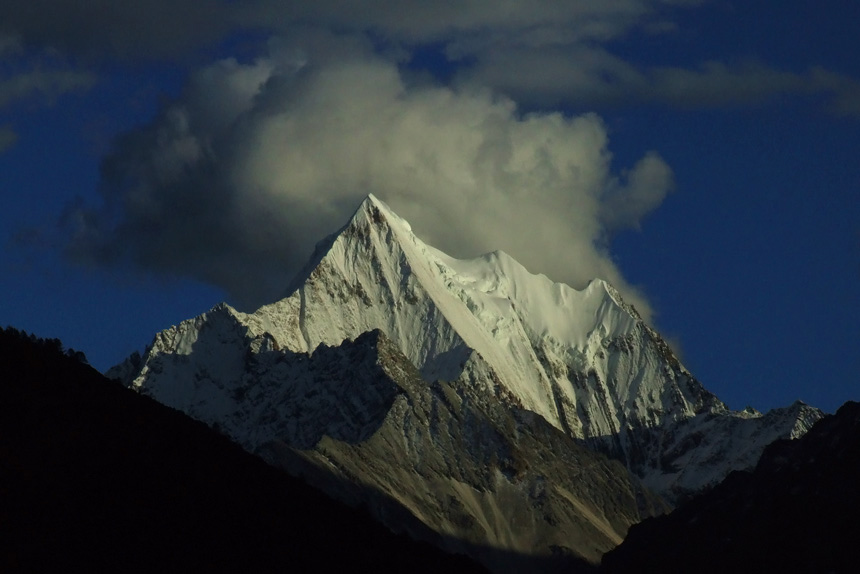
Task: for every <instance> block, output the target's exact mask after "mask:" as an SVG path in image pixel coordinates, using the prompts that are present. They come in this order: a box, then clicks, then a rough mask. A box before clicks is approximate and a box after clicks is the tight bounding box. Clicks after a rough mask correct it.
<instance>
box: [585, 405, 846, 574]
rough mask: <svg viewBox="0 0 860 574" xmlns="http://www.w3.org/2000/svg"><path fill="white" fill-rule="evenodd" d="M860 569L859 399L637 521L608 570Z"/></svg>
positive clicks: (608, 557)
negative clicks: (751, 465) (743, 468)
mask: <svg viewBox="0 0 860 574" xmlns="http://www.w3.org/2000/svg"><path fill="white" fill-rule="evenodd" d="M858 571H860V403H853V402H849V403H846V404H845V405H843V406H842V408H840V409H839V411H838V412H837V413H836V414H835V415H833V416H828V417H825V418H824V419H822V420H820V421H819V422H818V423H816V424H815V426H814V427H813V428H812V429H811V430H810V431H809V433H808V434H806V435H805V436H804V437H803V438H801V439H798V440H794V441H788V440H781V441H777V442H775V443H773V444H772V445H770V446H769V447H767V449H766V450H765V452H764V454H763V455H762V458H761V461H760V462H759V464H758V466H757V467H756V469H755V471H754V472H752V473H733V474H731V475H730V476H729V477H728V478H727V479H726V480H725V481H724V482H723V483H722V484H720V485H719V486H718V487H716V488H715V489H714V490H713V491H711V492H709V493H707V494H705V495H703V496H701V497H699V498H697V499H694V500H693V501H691V502H690V503H689V504H687V505H684V506H682V507H680V508H679V509H677V510H675V511H674V512H672V513H671V514H670V515H667V516H663V517H659V518H654V519H648V520H646V521H644V522H642V523H641V524H638V525H635V526H633V527H632V528H631V529H630V532H629V534H628V536H627V538H626V539H625V541H624V543H623V544H621V546H619V547H618V548H616V549H615V550H613V551H611V552H609V553H608V554H606V555H604V557H603V563H602V568H601V572H607V573H627V572H757V573H760V572H792V573H793V572H816V573H817V572H821V573H825V572H826V573H830V572H832V573H843V572H844V573H849V572H858Z"/></svg>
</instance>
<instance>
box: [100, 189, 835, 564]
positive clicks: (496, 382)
mask: <svg viewBox="0 0 860 574" xmlns="http://www.w3.org/2000/svg"><path fill="white" fill-rule="evenodd" d="M374 330H378V331H379V334H375V335H373V336H372V341H370V340H368V339H366V338H365V337H367V336H363V334H364V333H368V332H371V331H374ZM345 341H354V342H353V343H345ZM369 349H375V350H369ZM395 357H396V358H395ZM397 365H400V366H397ZM380 370H382V371H383V372H385V373H386V375H385V376H382V375H380ZM395 371H396V372H395ZM111 374H112V375H114V376H117V377H119V378H121V379H122V380H123V381H124V382H125V383H126V384H128V385H130V386H132V387H133V388H136V389H138V390H139V391H140V392H142V393H145V394H149V395H151V396H152V397H154V398H156V399H157V400H159V401H161V402H164V403H165V404H168V405H170V406H173V407H175V408H178V409H181V410H183V411H185V412H187V413H188V414H190V415H191V416H193V417H195V418H198V419H200V420H204V421H207V422H209V423H211V424H217V425H218V426H219V427H220V428H221V429H223V430H224V432H226V433H228V434H229V435H230V436H231V437H233V438H234V439H235V440H237V441H238V442H240V443H241V444H242V445H244V446H245V447H246V448H247V449H249V450H251V451H256V452H260V453H264V454H265V455H266V456H267V457H268V458H269V459H270V460H272V461H273V462H275V463H279V464H282V465H284V466H290V465H296V464H298V463H297V462H295V461H296V460H298V459H296V458H295V457H292V458H290V461H292V462H289V461H287V462H285V461H286V459H287V458H289V457H287V456H286V454H285V453H286V452H294V453H295V452H298V451H301V452H303V453H304V454H303V456H302V460H304V461H306V462H307V463H308V464H310V463H311V462H313V463H314V464H317V465H320V466H321V467H326V468H329V469H334V470H335V472H339V473H341V474H343V475H344V476H348V477H350V478H352V479H355V480H358V481H362V482H366V483H368V484H374V485H375V486H377V487H379V488H380V490H381V491H382V492H386V493H388V494H391V495H392V496H394V498H395V499H397V500H399V501H401V502H403V504H404V505H405V506H406V507H407V508H409V509H410V511H411V512H412V513H413V514H414V515H415V516H417V517H418V518H419V519H420V520H422V521H424V523H425V524H427V525H429V526H431V527H432V528H434V529H436V530H437V531H438V532H446V533H455V532H456V534H457V535H458V536H462V537H463V539H464V540H469V541H477V540H481V541H482V543H484V544H489V545H496V546H501V547H505V548H516V549H518V550H523V551H529V552H532V553H546V552H550V551H551V550H550V549H551V548H557V549H558V551H561V549H562V547H564V546H569V547H571V548H573V551H574V552H575V553H578V554H579V555H580V556H583V557H585V558H587V559H591V560H594V559H595V557H596V556H599V554H600V553H601V552H603V551H605V550H606V549H608V548H609V547H611V546H612V545H614V544H616V543H617V542H618V541H619V540H620V537H621V536H623V534H624V532H625V530H626V527H627V525H629V524H630V523H632V522H635V521H637V520H639V519H640V518H641V517H643V516H646V515H648V514H649V513H651V512H653V511H654V509H655V508H658V507H659V505H656V503H655V502H654V501H653V499H652V498H650V497H649V495H648V494H647V493H645V491H644V490H642V489H641V487H640V486H639V485H638V483H637V482H636V481H635V480H631V479H630V478H629V477H627V476H626V475H625V474H624V472H623V469H622V467H621V466H617V467H615V466H611V465H610V466H602V465H606V464H607V463H606V462H605V461H604V462H600V463H598V462H588V463H585V462H583V461H585V460H586V459H587V458H588V457H589V456H591V454H590V453H587V452H585V451H583V450H582V449H577V448H575V446H576V445H577V444H579V445H582V446H585V447H587V448H588V449H590V450H591V451H594V452H599V453H603V454H606V455H608V456H610V457H612V458H614V459H616V460H618V461H620V462H621V463H622V464H623V465H624V466H625V467H626V468H627V469H628V470H629V471H631V472H632V473H634V474H635V475H637V476H638V477H639V478H640V479H641V480H642V481H643V482H644V484H646V485H648V486H650V487H652V488H654V489H656V490H657V491H658V492H659V493H660V494H662V495H663V496H664V497H665V498H666V499H667V500H669V501H670V502H671V501H675V500H677V499H678V498H680V497H683V496H686V495H687V494H688V493H691V492H695V491H698V490H700V489H702V488H704V487H707V486H710V485H713V484H715V483H716V482H718V481H719V480H721V479H722V478H723V477H725V476H726V474H728V472H729V471H731V470H733V469H737V468H747V467H749V466H751V465H753V464H755V461H756V460H757V458H758V455H759V453H760V452H761V449H762V448H764V446H765V445H766V444H767V443H769V442H771V441H772V440H774V439H776V438H779V437H791V436H799V435H801V434H803V432H805V431H806V429H807V428H808V425H810V424H811V423H812V422H814V421H815V420H816V419H817V418H819V417H820V412H819V411H817V410H815V409H812V408H810V407H807V406H805V405H802V404H797V405H794V406H793V407H790V408H789V409H787V410H783V411H778V412H774V413H769V414H768V415H765V416H762V415H761V414H759V413H755V412H748V411H742V412H733V411H730V410H728V409H727V408H726V406H725V405H724V404H723V403H722V402H720V401H719V400H718V399H717V398H716V397H715V396H714V395H712V394H711V393H709V392H708V391H707V390H705V389H704V388H703V387H702V385H701V384H700V383H699V382H698V381H697V380H696V379H695V378H694V377H693V376H692V375H691V374H690V373H689V372H688V371H687V370H686V369H685V368H684V367H683V366H682V365H681V364H680V363H679V362H678V360H677V358H675V356H674V355H673V354H672V352H671V350H670V349H669V347H668V346H667V345H666V343H665V342H664V341H663V340H662V339H661V338H660V337H659V335H658V334H657V333H656V332H655V331H654V330H653V329H651V328H650V327H649V326H647V325H646V324H645V323H644V322H643V321H642V320H641V318H640V317H639V315H638V314H637V313H636V311H635V309H633V308H632V307H630V306H628V305H626V304H625V303H624V302H623V301H622V300H621V297H620V296H619V294H618V293H617V292H616V291H615V289H613V288H612V287H611V286H610V285H608V284H607V283H605V282H603V281H600V280H595V281H593V282H592V283H591V284H589V285H588V286H587V287H586V288H585V289H583V290H581V291H578V290H575V289H572V288H570V287H568V286H566V285H561V284H557V283H552V282H551V281H550V280H549V279H547V278H546V277H545V276H542V275H537V276H536V275H531V274H530V273H528V272H527V271H526V270H525V269H524V268H523V267H522V266H521V265H519V264H518V263H517V262H516V261H514V260H513V259H511V258H510V257H509V256H507V255H506V254H504V253H501V252H496V253H491V254H488V255H485V256H482V257H479V258H476V259H473V260H469V261H461V260H456V259H453V258H451V257H448V256H447V255H445V254H444V253H441V252H439V251H438V250H435V249H433V248H432V247H430V246H427V245H425V244H424V243H422V242H421V241H420V240H419V239H418V238H416V237H415V235H414V234H413V233H412V232H411V229H410V227H409V224H408V223H407V222H405V221H403V220H402V219H400V218H399V217H398V216H397V215H396V214H394V213H393V212H391V211H390V209H388V207H387V206H385V205H384V204H383V203H382V202H380V201H378V200H377V199H375V198H373V197H372V196H371V197H369V198H368V199H367V200H365V202H364V203H363V204H362V205H361V206H360V208H359V209H358V211H357V212H356V214H355V216H354V217H353V219H352V220H351V221H350V222H349V223H348V224H347V225H346V226H345V227H344V228H343V229H342V230H341V231H340V232H338V233H336V234H334V235H332V236H331V237H329V238H327V239H326V240H324V241H322V242H321V243H320V244H319V246H318V248H317V252H316V253H315V254H314V256H313V257H312V258H311V260H310V261H309V263H308V265H307V267H306V269H305V271H304V272H303V273H301V274H300V275H299V276H298V277H297V278H296V280H295V281H294V284H293V286H292V287H291V288H290V289H289V291H288V293H287V296H286V297H285V298H283V299H282V300H280V301H277V302H275V303H273V304H271V305H267V306H264V307H262V308H260V309H259V310H257V311H256V312H255V313H253V314H245V313H240V312H238V311H235V310H234V309H232V308H230V307H229V306H227V305H225V304H222V305H219V306H217V307H215V308H214V309H213V310H212V311H210V312H209V313H206V314H204V315H201V316H200V317H197V318H195V319H191V320H188V321H185V322H183V323H182V324H180V325H178V326H176V327H171V328H170V329H167V330H166V331H163V332H162V333H159V334H158V335H157V336H156V339H155V341H154V342H153V344H152V345H151V346H150V348H149V349H148V350H147V352H146V353H145V355H144V356H143V357H142V358H141V359H140V360H137V361H136V362H133V361H129V362H127V363H126V364H124V365H121V366H120V367H118V368H117V369H115V370H114V371H113V372H112V373H111ZM279 456H281V457H283V460H280V459H279ZM541 457H546V460H542V459H541ZM279 460H280V462H279ZM588 460H591V459H588ZM597 460H602V459H597V458H595V459H594V461H597ZM303 464H304V463H303ZM589 465H597V466H599V467H600V468H601V469H604V470H601V471H600V473H598V474H599V475H605V476H607V477H608V476H609V475H612V478H607V479H606V481H605V483H604V484H603V486H598V485H597V483H594V484H591V485H590V486H585V484H586V483H588V481H592V482H593V481H595V480H598V479H597V477H594V476H589V475H590V474H591V471H590V470H589V471H585V470H584V469H586V468H589V469H591V468H593V467H591V466H589ZM304 466H307V465H304ZM308 468H309V467H308ZM613 468H615V469H617V470H611V469H613ZM524 469H532V470H531V471H524ZM529 472H530V473H531V474H529ZM541 476H543V477H544V478H543V482H542V483H540V484H543V486H541V485H540V484H539V482H535V481H537V480H538V478H539V477H541ZM566 476H567V478H565V477H566ZM574 476H576V477H577V478H573V477H574ZM393 477H397V478H393ZM583 477H588V478H587V479H586V481H585V482H582V481H583ZM416 481H417V482H416ZM598 482H599V481H598ZM547 485H550V486H547ZM604 487H605V488H604ZM579 488H584V489H585V491H581V490H577V489H579ZM613 489H615V490H613ZM586 491H587V492H586ZM546 492H549V493H550V494H541V493H546ZM568 494H569V496H568ZM541 496H549V497H550V502H547V505H546V506H547V507H551V508H553V510H552V511H550V513H549V514H546V513H545V512H544V514H541V513H542V512H543V511H541V510H540V506H541V503H540V497H541ZM536 497H537V498H536ZM553 497H554V498H553ZM610 499H612V500H617V501H619V502H618V504H617V506H613V505H609V506H607V504H605V503H604V502H601V500H610ZM564 500H568V502H564ZM622 501H623V502H622ZM557 508H568V509H569V512H568V510H557ZM501 509H504V511H503V510H501ZM513 509H517V510H513ZM574 510H575V511H574ZM556 513H561V514H559V515H556ZM514 518H516V521H515V522H514V524H515V526H511V521H512V520H513V519H514ZM585 525H587V528H588V529H591V530H593V532H594V534H593V535H590V534H589V535H586V534H585V533H584V532H585V530H582V529H583V528H585ZM550 527H551V528H550ZM577 529H580V530H581V532H579V531H577ZM551 531H552V532H561V533H566V535H569V536H570V537H569V538H567V539H566V540H568V543H567V544H565V543H564V542H563V540H561V539H560V538H558V537H557V536H556V534H552V533H551ZM575 532H579V534H575ZM570 540H575V541H576V542H575V543H573V545H572V546H571V543H570V542H569V541H570Z"/></svg>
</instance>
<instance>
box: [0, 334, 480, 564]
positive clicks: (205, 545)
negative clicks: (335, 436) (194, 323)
mask: <svg viewBox="0 0 860 574" xmlns="http://www.w3.org/2000/svg"><path fill="white" fill-rule="evenodd" d="M80 358H81V357H80V355H78V357H74V356H69V354H64V353H62V348H61V345H60V343H59V341H56V340H52V341H36V340H34V339H33V338H31V337H27V336H25V335H22V334H21V333H18V332H17V331H15V330H13V329H7V330H6V331H0V571H3V572H13V571H38V572H50V571H60V570H63V571H68V570H73V571H76V570H81V569H86V570H87V571H93V572H99V571H117V572H120V571H121V572H128V571H142V572H165V571H175V572H192V571H203V572H207V571H208V572H211V571H237V572H239V571H241V572H269V571H296V572H337V571H349V572H371V571H372V572H390V571H397V572H446V573H447V572H466V571H479V570H480V568H479V567H478V566H476V565H475V564H474V563H472V562H471V561H469V560H467V559H465V558H462V557H458V556H451V555H447V554H444V553H441V552H440V551H438V550H436V549H435V548H433V547H432V546H430V545H427V544H423V543H418V542H414V541H412V540H409V539H407V538H405V537H402V536H396V535H394V534H392V533H391V532H390V531H388V530H386V529H385V528H383V527H382V526H380V525H378V524H377V523H375V522H374V521H372V520H371V519H370V518H369V516H368V515H367V514H366V513H365V512H362V511H360V510H354V509H350V508H348V507H345V506H342V505H340V504H338V503H335V502H333V501H331V500H330V499H328V498H327V497H325V496H324V495H322V494H320V493H319V492H317V491H316V490H314V489H313V488H311V487H309V486H307V485H306V484H304V483H303V482H301V481H299V480H296V479H293V478H290V477H289V476H287V475H285V474H283V473H281V472H279V471H276V470H275V469H273V468H271V467H269V466H267V465H266V464H264V463H263V462H262V461H260V460H259V459H257V458H256V457H253V456H251V455H249V454H247V453H245V452H244V451H243V450H241V449H240V448H239V447H238V446H235V445H234V444H233V443H231V442H229V441H228V440H227V439H225V438H223V437H221V436H219V435H218V434H216V433H214V432H213V431H211V430H210V429H209V428H208V427H206V426H205V425H203V424H201V423H197V422H194V421H192V420H191V419H189V418H187V417H185V416H184V415H182V414H180V413H179V412H177V411H173V410H171V409H168V408H166V407H163V406H161V405H159V404H157V403H155V402H154V401H152V400H150V399H147V398H145V397H141V396H138V395H136V394H134V393H132V392H130V391H128V390H126V389H124V388H122V387H120V386H119V385H117V384H115V383H112V382H110V381H107V380H106V379H104V378H103V377H102V376H101V375H100V374H99V373H98V372H96V371H95V370H93V369H92V368H91V367H89V366H87V365H86V364H84V363H83V362H81V361H80Z"/></svg>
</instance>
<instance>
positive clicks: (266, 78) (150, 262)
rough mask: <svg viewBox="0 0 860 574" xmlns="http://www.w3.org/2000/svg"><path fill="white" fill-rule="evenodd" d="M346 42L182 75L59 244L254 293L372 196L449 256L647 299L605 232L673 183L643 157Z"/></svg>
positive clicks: (580, 126)
mask: <svg viewBox="0 0 860 574" xmlns="http://www.w3.org/2000/svg"><path fill="white" fill-rule="evenodd" d="M348 41H349V40H348ZM349 53H351V54H352V55H351V56H349V57H344V56H343V52H342V51H338V50H337V49H332V50H329V52H328V54H329V55H328V56H324V57H322V58H321V59H315V58H314V55H313V53H310V52H299V51H296V50H288V49H285V48H284V47H283V46H282V45H280V44H277V43H275V44H273V49H272V51H271V53H270V55H269V56H267V57H265V58H260V59H258V60H257V61H255V62H252V63H248V64H241V63H238V62H236V61H234V60H224V61H220V62H217V63H215V64H213V65H211V66H209V67H207V68H205V69H203V70H200V71H199V72H197V73H196V74H194V75H193V76H192V78H191V80H190V81H189V84H188V86H187V87H186V89H185V90H184V92H183V95H182V96H181V97H180V98H179V99H178V100H177V101H175V102H173V103H171V104H169V105H167V106H165V108H164V109H163V110H162V112H161V113H160V115H159V116H158V118H157V119H156V120H155V121H154V122H153V123H151V124H150V125H148V126H146V127H144V128H141V129H139V130H137V131H133V132H130V133H127V134H125V136H123V137H122V138H121V139H120V140H119V141H118V143H117V144H116V146H115V148H114V150H113V152H112V153H111V154H110V156H109V157H108V158H107V159H106V160H105V162H104V164H103V180H102V186H101V193H102V198H103V203H102V204H101V205H98V206H76V207H74V208H73V209H70V210H69V213H68V216H67V229H68V232H69V236H68V244H67V248H68V252H69V254H71V255H72V256H73V257H75V258H77V259H85V260H88V261H95V262H97V263H99V264H102V265H106V266H110V265H115V264H119V263H122V262H132V263H133V264H135V265H137V266H139V267H142V268H143V269H146V270H149V271H152V272H155V273H170V274H180V275H188V276H191V277H194V278H196V279H199V280H203V281H206V282H209V283H212V284H215V285H218V286H221V287H223V288H224V289H226V290H227V291H228V292H229V293H230V294H231V296H232V297H233V299H234V300H235V301H236V302H237V303H239V304H240V305H243V306H245V307H253V306H256V305H258V304H261V303H264V302H268V301H269V300H271V299H272V298H273V297H275V296H276V295H279V294H281V293H282V290H283V289H284V288H285V286H286V285H287V282H288V280H289V278H290V276H291V274H292V273H294V272H295V271H296V270H297V269H298V268H299V267H300V266H301V265H302V264H303V263H304V261H305V259H306V258H307V257H308V256H309V255H310V253H311V251H312V248H313V245H314V243H315V242H316V241H317V240H319V239H320V238H321V237H322V236H324V235H326V234H328V233H331V232H333V231H334V230H336V229H337V228H338V227H339V226H340V225H342V224H343V223H344V222H345V221H346V220H347V219H348V217H349V215H350V214H351V212H352V211H353V210H354V209H355V207H356V206H357V204H358V203H359V202H360V201H361V199H362V198H363V197H364V196H365V195H367V194H368V193H373V194H375V195H377V196H378V197H380V198H381V199H383V200H384V201H386V202H388V203H389V204H390V205H391V206H392V208H393V209H395V211H398V212H399V213H400V214H401V215H403V216H404V217H405V218H406V219H408V220H409V221H410V222H411V223H412V225H413V228H414V229H415V231H416V233H417V234H418V235H419V236H420V237H422V238H423V239H425V240H426V241H428V242H429V243H430V244H432V245H435V246H437V247H439V248H440V249H442V250H444V251H447V252H449V253H451V254H452V255H455V256H459V257H468V256H476V255H479V254H481V253H484V252H487V251H491V250H495V249H502V250H504V251H506V252H508V253H510V254H511V255H512V256H514V257H515V258H517V259H519V260H520V261H521V262H522V263H523V264H525V265H526V266H527V267H528V268H529V269H530V270H532V271H533V272H543V273H546V274H547V275H549V276H550V277H551V278H553V279H555V280H558V281H564V282H567V283H570V284H572V285H574V286H583V285H584V284H585V283H586V282H587V281H588V280H590V279H591V278H593V277H602V278H605V279H607V280H609V281H611V282H612V283H614V284H616V285H618V286H619V288H620V289H621V290H622V291H623V292H624V293H625V295H626V296H627V297H628V298H630V300H631V301H632V302H633V303H634V304H635V305H636V306H637V307H638V308H640V310H641V311H642V312H643V313H645V314H646V315H647V314H648V313H649V307H648V304H647V302H646V301H645V300H644V298H643V297H642V296H641V294H639V293H638V292H637V291H636V290H635V289H634V288H633V287H631V286H630V285H628V284H627V282H626V281H625V280H624V279H623V277H622V276H621V273H620V272H619V270H618V268H617V267H616V266H615V265H614V263H613V262H612V260H611V259H610V258H609V256H608V254H607V252H606V247H607V246H606V240H607V237H608V236H609V234H610V233H611V232H614V231H617V230H619V229H623V228H631V227H636V226H637V225H638V224H639V222H640V221H641V219H642V218H643V217H645V216H646V215H647V214H648V213H649V212H650V211H652V210H653V209H655V208H656V207H657V206H658V205H659V204H660V202H661V201H662V199H663V197H664V196H665V194H666V193H667V191H668V190H669V188H670V187H671V182H672V174H671V170H670V169H669V167H668V166H667V165H666V164H665V163H664V162H663V160H662V159H660V157H659V156H658V155H657V154H656V153H653V152H649V153H647V154H646V155H645V156H644V157H643V158H642V159H641V160H640V161H639V162H638V163H637V164H636V165H635V166H633V168H632V169H631V170H630V171H629V173H627V174H626V175H625V176H618V175H615V174H613V173H612V172H611V170H610V160H611V155H610V152H609V149H608V138H607V133H606V129H605V128H604V125H603V123H602V121H601V120H600V118H599V117H597V116H595V115H583V116H579V117H566V116H563V115H562V114H559V113H539V114H538V113H536V114H527V115H524V116H523V115H521V114H519V113H518V111H517V108H516V105H515V104H514V103H513V102H512V101H511V100H508V99H506V98H503V97H498V96H496V95H494V94H493V93H491V92H489V91H486V90H474V91H468V90H462V91H457V90H454V89H451V88H448V87H443V86H438V85H428V84H421V85H412V84H409V83H407V82H405V81H404V79H403V76H402V75H401V72H400V71H399V69H398V67H397V66H396V65H395V64H393V63H391V62H390V61H387V60H385V59H382V58H380V57H377V56H375V55H373V53H372V52H371V51H358V50H354V49H351V50H349ZM296 54H302V56H301V57H296ZM331 54H337V56H332V55H331Z"/></svg>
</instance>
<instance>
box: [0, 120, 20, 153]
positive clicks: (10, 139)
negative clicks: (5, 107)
mask: <svg viewBox="0 0 860 574" xmlns="http://www.w3.org/2000/svg"><path fill="white" fill-rule="evenodd" d="M16 141H18V134H16V133H15V130H13V129H12V128H10V127H9V126H0V153H3V152H4V151H6V150H7V149H9V148H10V147H12V146H13V145H15V142H16Z"/></svg>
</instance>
